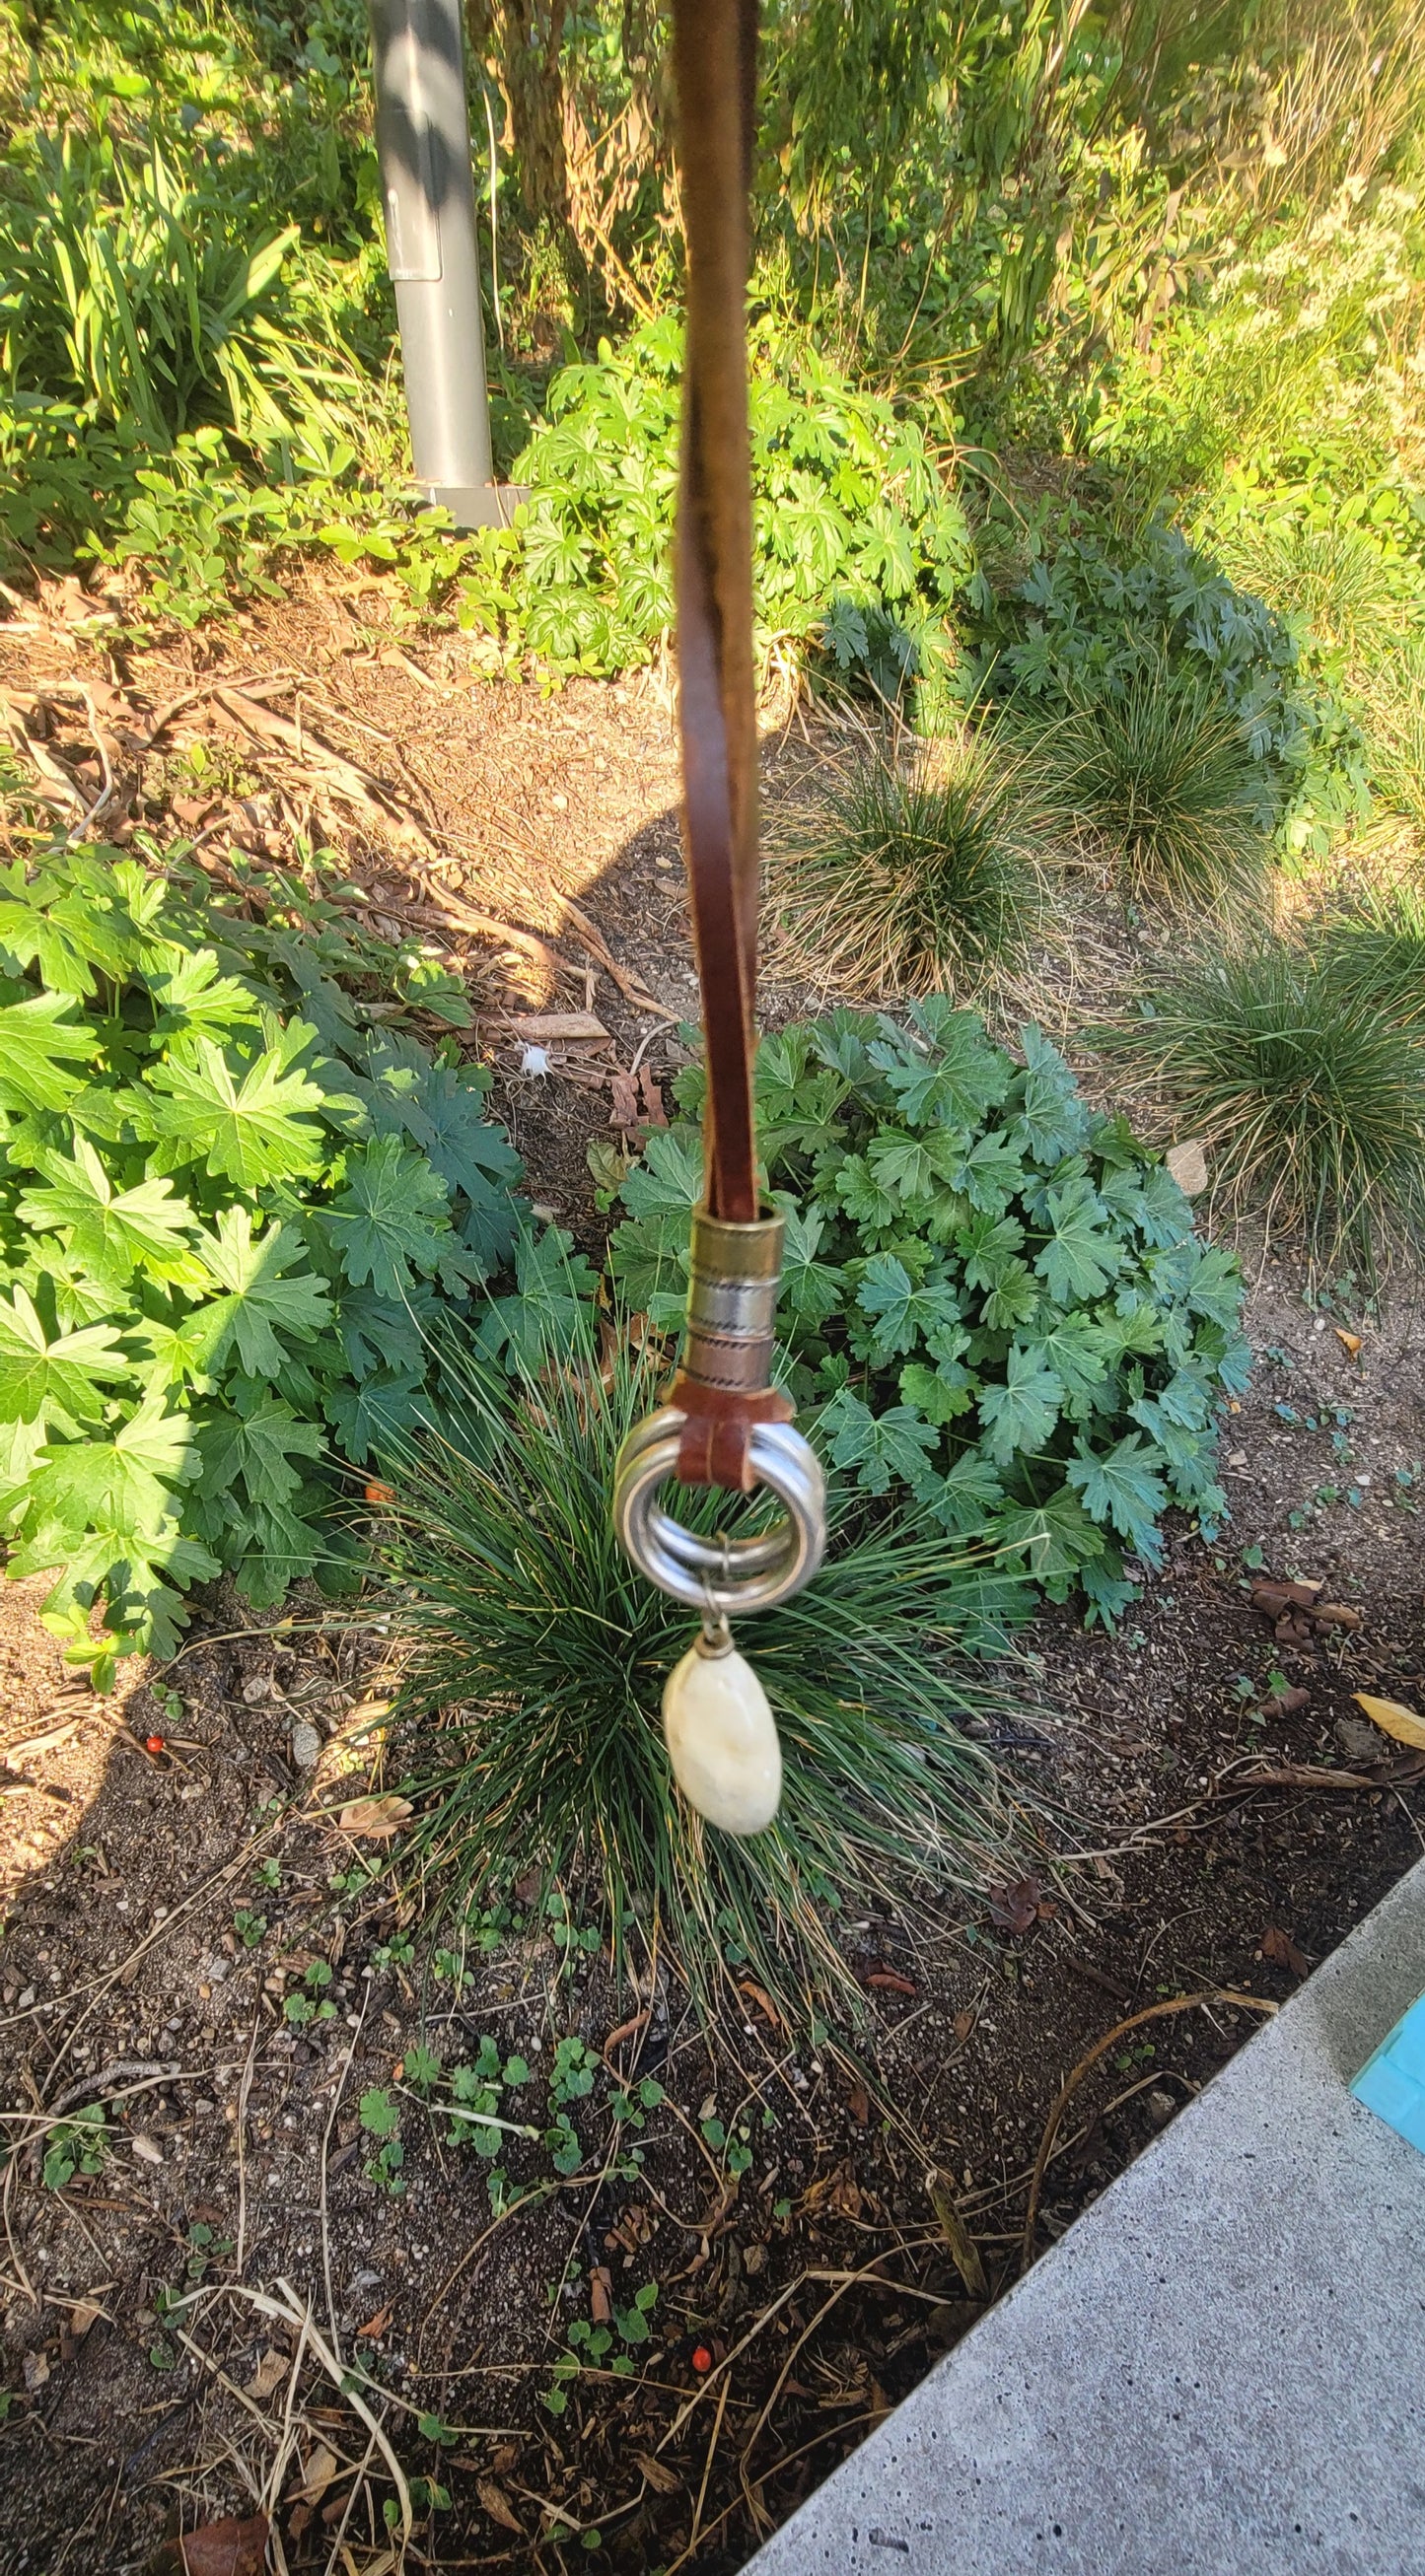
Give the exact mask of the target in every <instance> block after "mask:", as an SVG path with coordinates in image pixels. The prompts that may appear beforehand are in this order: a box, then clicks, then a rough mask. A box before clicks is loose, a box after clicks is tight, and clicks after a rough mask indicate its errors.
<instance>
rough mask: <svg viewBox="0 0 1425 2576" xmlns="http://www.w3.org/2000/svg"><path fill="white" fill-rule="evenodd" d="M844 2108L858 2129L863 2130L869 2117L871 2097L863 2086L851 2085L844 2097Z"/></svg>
mask: <svg viewBox="0 0 1425 2576" xmlns="http://www.w3.org/2000/svg"><path fill="white" fill-rule="evenodd" d="M846 2107H847V2109H848V2111H849V2112H850V2114H851V2117H852V2119H853V2120H854V2121H855V2123H856V2126H857V2128H858V2129H864V2128H865V2126H866V2123H867V2121H868V2120H869V2119H870V2116H871V2096H870V2094H869V2093H868V2092H867V2090H866V2087H865V2085H864V2084H853V2085H852V2087H851V2090H850V2092H849V2094H848V2095H847V2097H846Z"/></svg>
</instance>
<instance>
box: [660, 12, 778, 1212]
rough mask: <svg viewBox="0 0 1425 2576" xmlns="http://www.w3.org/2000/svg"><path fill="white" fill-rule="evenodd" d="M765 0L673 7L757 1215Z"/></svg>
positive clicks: (726, 1127) (691, 494)
mask: <svg viewBox="0 0 1425 2576" xmlns="http://www.w3.org/2000/svg"><path fill="white" fill-rule="evenodd" d="M756 54H757V0H674V6H673V64H674V71H675V75H676V79H677V84H678V119H679V163H680V172H681V181H682V199H683V219H684V226H685V229H686V234H687V245H688V284H687V343H686V355H685V359H684V367H683V467H682V486H681V491H680V496H679V508H678V543H677V604H678V673H679V699H680V713H681V724H682V736H683V788H684V797H685V830H684V844H685V850H686V856H687V866H688V882H689V888H690V891H691V896H692V914H693V941H694V946H695V949H696V952H697V961H698V975H699V979H700V981H701V984H702V993H703V1028H704V1034H705V1039H706V1046H707V1066H708V1129H707V1166H708V1180H707V1204H708V1208H709V1210H710V1212H711V1213H712V1215H714V1216H719V1217H726V1218H729V1219H731V1220H732V1221H733V1222H734V1223H737V1224H742V1225H747V1224H750V1223H751V1222H752V1221H753V1220H754V1219H755V1218H756V1216H757V1215H758V1213H759V1209H758V1198H757V1149H756V1141H755V1135H754V1128H753V1115H752V1053H753V1046H754V1043H755V1029H754V1023H753V1011H754V1007H755V1002H756V987H757V901H758V891H759V887H758V876H759V870H758V857H757V706H756V687H755V680H754V672H753V658H752V470H751V446H750V440H749V436H748V426H747V324H746V304H747V266H748V247H749V245H748V220H747V191H748V181H749V177H750V173H751V160H752V132H753V105H754V94H755V87H756Z"/></svg>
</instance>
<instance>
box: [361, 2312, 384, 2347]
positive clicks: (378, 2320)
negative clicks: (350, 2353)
mask: <svg viewBox="0 0 1425 2576" xmlns="http://www.w3.org/2000/svg"><path fill="white" fill-rule="evenodd" d="M390 2322H391V2310H390V2308H389V2307H385V2308H378V2309H377V2311H376V2314H375V2316H374V2317H368V2318H367V2320H366V2323H365V2325H364V2326H358V2327H357V2329H356V2340H357V2342H358V2343H374V2342H375V2340H376V2337H377V2336H378V2335H383V2334H384V2333H385V2331H386V2328H387V2327H388V2325H389V2324H390Z"/></svg>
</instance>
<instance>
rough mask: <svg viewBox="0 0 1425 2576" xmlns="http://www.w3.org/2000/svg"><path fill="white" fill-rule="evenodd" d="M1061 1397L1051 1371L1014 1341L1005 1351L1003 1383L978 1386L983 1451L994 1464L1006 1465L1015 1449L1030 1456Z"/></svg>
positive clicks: (1046, 1434)
mask: <svg viewBox="0 0 1425 2576" xmlns="http://www.w3.org/2000/svg"><path fill="white" fill-rule="evenodd" d="M1063 1401H1064V1390H1063V1387H1062V1386H1061V1385H1060V1383H1059V1380H1058V1379H1057V1378H1056V1377H1055V1376H1054V1375H1053V1373H1052V1371H1051V1370H1049V1369H1046V1368H1041V1366H1040V1365H1039V1359H1038V1354H1037V1352H1036V1351H1032V1350H1024V1349H1021V1347H1020V1346H1019V1344H1018V1343H1016V1344H1015V1346H1014V1348H1013V1349H1012V1350H1011V1352H1010V1354H1009V1359H1008V1362H1007V1364H1006V1373H1005V1381H1004V1384H1003V1386H986V1387H982V1388H981V1390H980V1397H979V1406H980V1420H981V1422H982V1423H983V1424H984V1426H985V1451H986V1455H987V1456H988V1457H990V1458H992V1459H993V1460H994V1462H995V1465H996V1466H997V1467H1007V1466H1008V1464H1009V1462H1010V1459H1011V1458H1013V1457H1014V1456H1015V1454H1016V1452H1017V1451H1019V1450H1025V1451H1027V1452H1028V1453H1029V1454H1030V1456H1033V1454H1034V1453H1035V1451H1037V1450H1040V1449H1042V1448H1043V1446H1044V1444H1045V1442H1046V1440H1047V1439H1048V1438H1049V1435H1050V1433H1051V1431H1052V1430H1053V1428H1054V1425H1055V1423H1056V1422H1057V1421H1058V1419H1059V1409H1060V1406H1061V1405H1062V1404H1063Z"/></svg>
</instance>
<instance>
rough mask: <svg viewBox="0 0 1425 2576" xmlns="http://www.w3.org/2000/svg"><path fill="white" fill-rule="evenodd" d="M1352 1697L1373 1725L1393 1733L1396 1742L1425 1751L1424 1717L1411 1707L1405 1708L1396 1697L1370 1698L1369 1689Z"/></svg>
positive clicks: (1419, 1751)
mask: <svg viewBox="0 0 1425 2576" xmlns="http://www.w3.org/2000/svg"><path fill="white" fill-rule="evenodd" d="M1354 1697H1355V1702H1356V1706H1357V1708H1363V1709H1364V1710H1365V1712H1366V1715H1367V1717H1368V1718H1369V1719H1370V1721H1371V1724H1372V1725H1373V1726H1378V1727H1380V1728H1381V1729H1382V1731H1383V1733H1385V1734H1386V1735H1393V1736H1394V1738H1395V1740H1396V1743H1397V1744H1410V1745H1413V1746H1414V1747H1415V1749H1416V1751H1417V1752H1418V1753H1425V1717H1419V1716H1417V1715H1416V1712H1415V1710H1414V1709H1413V1708H1406V1707H1405V1705H1404V1703H1403V1702H1402V1701H1401V1700H1398V1699H1372V1697H1371V1694H1370V1692H1369V1691H1357V1692H1355V1694H1354Z"/></svg>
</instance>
